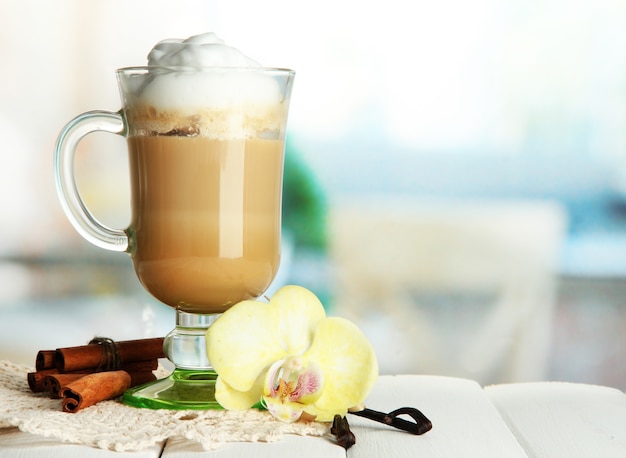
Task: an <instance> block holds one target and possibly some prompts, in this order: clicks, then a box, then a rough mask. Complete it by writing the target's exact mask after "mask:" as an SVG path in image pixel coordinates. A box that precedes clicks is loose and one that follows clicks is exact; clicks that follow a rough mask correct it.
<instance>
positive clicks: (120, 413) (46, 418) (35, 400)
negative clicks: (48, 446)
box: [0, 361, 328, 452]
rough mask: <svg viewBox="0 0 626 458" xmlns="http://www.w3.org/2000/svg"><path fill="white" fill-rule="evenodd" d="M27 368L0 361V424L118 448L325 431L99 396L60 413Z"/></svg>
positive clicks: (257, 415)
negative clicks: (35, 388)
mask: <svg viewBox="0 0 626 458" xmlns="http://www.w3.org/2000/svg"><path fill="white" fill-rule="evenodd" d="M29 371H32V369H31V368H28V367H26V366H21V365H17V364H13V363H10V362H8V361H0V428H6V427H14V426H17V427H18V428H19V429H20V430H22V431H25V432H29V433H32V434H38V435H41V436H46V437H53V438H56V439H60V440H62V441H64V442H71V443H76V444H84V445H90V446H94V447H99V448H102V449H107V450H113V451H118V452H123V451H137V450H142V449H144V448H147V447H150V446H152V445H155V444H159V443H161V442H163V441H164V440H166V439H167V438H170V437H183V438H186V439H189V440H192V441H195V442H198V443H199V444H201V445H202V447H203V448H204V449H206V450H211V449H215V448H218V447H220V446H221V445H223V444H225V443H227V442H258V441H260V442H273V441H278V440H280V439H281V438H282V437H283V435H284V434H297V435H309V436H323V435H325V434H327V433H328V425H326V424H321V423H315V422H313V423H291V424H287V423H282V422H280V421H278V420H276V419H274V418H273V417H272V416H271V415H270V414H269V413H267V412H260V411H257V410H247V411H244V412H234V411H222V410H151V409H139V408H135V407H129V406H126V405H123V404H121V403H120V402H118V401H104V402H100V403H98V404H96V405H95V406H92V407H88V408H86V409H84V410H81V411H79V412H77V413H65V412H63V411H62V410H61V403H60V401H59V400H58V399H49V398H48V397H47V396H46V395H45V394H40V393H37V394H34V393H32V392H31V391H30V388H29V387H28V383H27V380H26V374H27V373H28V372H29Z"/></svg>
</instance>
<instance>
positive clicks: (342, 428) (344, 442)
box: [330, 415, 356, 450]
mask: <svg viewBox="0 0 626 458" xmlns="http://www.w3.org/2000/svg"><path fill="white" fill-rule="evenodd" d="M330 432H331V433H332V434H333V435H334V436H335V438H336V439H337V444H339V445H341V446H342V447H343V448H345V449H346V450H348V449H349V448H350V447H352V446H353V445H354V444H355V443H356V437H355V435H354V433H353V432H352V431H351V430H350V424H349V423H348V418H347V417H342V416H341V415H335V417H334V418H333V424H332V426H331V427H330Z"/></svg>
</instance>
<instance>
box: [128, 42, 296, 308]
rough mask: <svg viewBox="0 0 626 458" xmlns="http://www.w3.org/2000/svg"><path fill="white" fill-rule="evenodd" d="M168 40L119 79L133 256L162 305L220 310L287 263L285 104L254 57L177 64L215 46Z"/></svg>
mask: <svg viewBox="0 0 626 458" xmlns="http://www.w3.org/2000/svg"><path fill="white" fill-rule="evenodd" d="M198 40H200V39H198ZM201 40H202V41H206V40H207V37H206V36H203V37H201ZM200 44H205V43H200ZM211 44H213V43H211ZM160 45H161V46H160V47H159V45H157V47H156V48H155V49H154V50H153V51H152V53H151V56H150V58H152V59H154V60H155V61H156V62H154V63H152V64H151V65H158V68H157V67H155V68H152V69H150V70H146V67H144V68H142V69H141V70H139V69H138V71H137V72H136V74H134V75H132V74H129V70H128V69H127V70H126V73H125V75H124V77H123V79H121V80H120V86H121V87H122V95H123V97H124V109H123V112H124V116H125V117H126V118H127V121H128V126H129V129H130V130H131V131H130V132H128V133H127V138H128V146H129V154H130V171H131V196H132V202H131V208H132V212H131V213H132V217H131V225H130V227H129V228H128V234H129V237H130V254H131V256H132V259H133V263H134V266H135V271H136V273H137V275H138V277H139V279H140V281H141V282H142V284H143V285H144V287H145V288H146V289H147V290H148V291H149V292H150V293H151V294H152V295H154V296H155V297H156V298H157V299H159V300H160V301H162V302H164V303H165V304H168V305H170V306H172V307H176V308H177V309H179V310H182V311H185V312H191V313H202V314H209V313H218V312H223V311H224V310H226V309H227V308H228V307H229V306H230V305H233V304H235V303H237V302H239V301H241V300H244V299H253V298H257V297H258V296H260V295H262V294H263V292H264V291H265V290H266V289H267V287H268V286H269V285H270V283H271V281H272V280H273V278H274V277H275V275H276V272H277V270H278V266H279V262H280V225H281V193H282V170H283V153H284V135H285V133H284V125H285V118H286V116H287V106H288V100H285V95H284V94H282V95H281V88H280V87H279V83H278V82H277V81H276V80H275V79H274V78H272V76H271V72H269V74H268V72H265V73H263V74H260V73H259V72H256V71H255V67H254V66H253V65H250V62H246V63H247V64H248V65H249V67H250V68H249V69H248V68H242V67H238V70H236V71H234V70H233V69H228V71H227V70H226V69H225V68H221V67H213V68H207V67H189V68H186V67H180V66H175V67H171V66H170V67H168V65H171V64H172V63H174V64H176V63H178V61H177V60H176V59H180V58H181V57H180V56H177V55H176V54H177V53H178V54H180V53H181V52H185V53H187V54H189V53H190V52H198V53H200V54H201V56H200V58H206V53H204V52H203V51H202V50H200V51H198V50H197V49H194V48H198V46H193V43H192V46H189V45H188V44H187V45H185V44H184V43H182V44H181V43H172V42H166V43H162V44H160ZM183 45H185V46H183ZM231 49H232V48H231ZM201 51H202V52H201ZM221 51H223V50H221ZM188 57H189V56H187V57H186V58H188ZM235 57H236V58H237V59H240V60H241V59H242V57H241V56H235ZM164 60H165V62H164ZM196 60H198V59H196ZM205 60H206V59H205ZM148 68H149V67H148ZM130 73H132V72H130Z"/></svg>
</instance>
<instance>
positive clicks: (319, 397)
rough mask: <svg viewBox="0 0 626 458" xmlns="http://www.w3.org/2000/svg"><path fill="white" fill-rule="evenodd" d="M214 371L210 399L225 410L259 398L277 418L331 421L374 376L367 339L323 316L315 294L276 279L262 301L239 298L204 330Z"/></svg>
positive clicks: (356, 402)
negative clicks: (269, 294)
mask: <svg viewBox="0 0 626 458" xmlns="http://www.w3.org/2000/svg"><path fill="white" fill-rule="evenodd" d="M206 338H207V339H206V340H207V351H208V357H209V361H211V363H212V364H213V367H214V369H215V371H216V372H217V374H218V379H217V383H216V387H215V398H216V399H217V401H218V402H219V403H220V404H221V405H222V407H224V408H225V409H229V410H243V409H247V408H250V407H252V406H253V405H254V404H256V403H258V402H259V401H260V402H262V403H263V405H264V406H265V407H267V409H268V411H269V412H270V413H272V415H274V416H275V417H277V418H279V419H280V420H283V421H287V422H292V421H296V420H298V419H299V418H300V417H301V416H302V415H303V413H305V414H306V415H305V416H306V417H307V418H315V420H317V421H332V420H333V417H334V416H335V414H340V415H345V414H346V412H347V410H348V409H349V408H351V407H354V406H357V405H359V404H361V403H362V402H363V401H364V399H365V397H366V396H367V394H368V393H369V392H370V390H371V388H372V386H373V385H374V382H375V381H376V378H377V376H378V363H377V361H376V355H375V353H374V350H373V349H372V346H371V345H370V343H369V342H368V341H367V339H366V338H365V336H364V335H363V333H362V332H361V331H360V330H359V328H358V327H357V326H356V325H354V324H353V323H352V322H350V321H348V320H346V319H343V318H337V317H326V313H325V311H324V307H323V306H322V304H321V303H320V301H319V299H318V298H317V297H316V296H315V295H314V294H313V293H312V292H311V291H309V290H307V289H306V288H303V287H301V286H284V287H282V288H281V289H279V290H278V291H277V292H276V293H275V294H274V297H272V298H271V300H270V301H269V303H266V302H260V301H252V300H248V301H242V302H240V303H238V304H236V305H234V306H233V307H231V308H230V309H229V310H227V311H226V312H224V314H222V316H221V317H220V318H218V319H217V320H216V321H215V323H213V324H212V325H211V326H210V327H209V330H208V331H207V334H206Z"/></svg>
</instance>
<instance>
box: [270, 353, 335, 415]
mask: <svg viewBox="0 0 626 458" xmlns="http://www.w3.org/2000/svg"><path fill="white" fill-rule="evenodd" d="M323 385H324V383H323V376H322V372H321V370H320V369H319V367H318V365H317V364H315V363H314V362H311V361H309V362H308V363H306V364H305V362H304V361H303V359H302V358H301V357H300V356H292V357H289V358H286V359H282V360H279V361H276V362H275V363H274V364H272V366H271V367H270V369H269V371H268V373H267V378H266V383H265V388H264V391H263V394H264V396H263V403H264V404H265V406H266V407H267V409H268V410H269V411H270V412H271V413H272V414H273V415H274V416H276V417H278V418H280V419H283V420H286V421H294V420H297V419H298V418H299V417H300V415H301V413H302V411H303V410H304V407H305V406H306V405H308V404H312V403H314V402H315V401H317V400H318V399H319V397H320V396H321V395H322V391H323Z"/></svg>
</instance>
